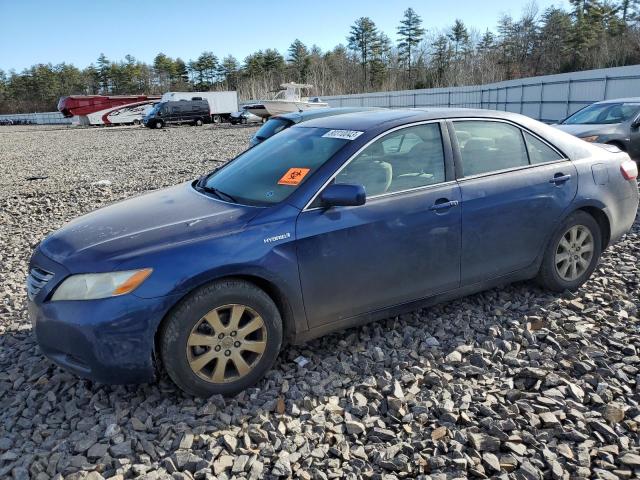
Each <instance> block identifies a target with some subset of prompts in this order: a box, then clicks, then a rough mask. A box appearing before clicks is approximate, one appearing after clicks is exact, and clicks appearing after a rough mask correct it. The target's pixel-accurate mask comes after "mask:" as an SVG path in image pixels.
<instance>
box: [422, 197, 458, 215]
mask: <svg viewBox="0 0 640 480" xmlns="http://www.w3.org/2000/svg"><path fill="white" fill-rule="evenodd" d="M459 204H460V202H458V200H447V199H446V198H440V199H438V200H436V203H434V204H433V205H431V206H430V207H429V210H433V211H435V212H438V211H441V210H446V209H447V208H451V207H457V206H458V205H459Z"/></svg>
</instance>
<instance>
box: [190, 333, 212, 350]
mask: <svg viewBox="0 0 640 480" xmlns="http://www.w3.org/2000/svg"><path fill="white" fill-rule="evenodd" d="M215 343H216V338H215V337H212V336H210V335H202V334H201V333H192V334H191V335H189V339H188V340H187V345H189V346H190V347H208V346H211V345H214V344H215Z"/></svg>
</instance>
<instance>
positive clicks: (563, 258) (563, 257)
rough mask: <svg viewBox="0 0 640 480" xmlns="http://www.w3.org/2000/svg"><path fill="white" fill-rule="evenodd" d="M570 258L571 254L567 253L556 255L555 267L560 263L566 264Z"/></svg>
mask: <svg viewBox="0 0 640 480" xmlns="http://www.w3.org/2000/svg"><path fill="white" fill-rule="evenodd" d="M570 258H571V254H570V253H569V252H562V253H559V254H558V255H556V265H559V264H560V263H562V262H566V261H567V260H569V259H570Z"/></svg>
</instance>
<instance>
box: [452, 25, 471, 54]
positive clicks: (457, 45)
mask: <svg viewBox="0 0 640 480" xmlns="http://www.w3.org/2000/svg"><path fill="white" fill-rule="evenodd" d="M447 36H448V37H449V39H450V40H451V41H452V42H453V53H454V55H455V57H456V59H457V58H458V54H459V53H461V52H463V51H466V50H467V49H468V48H469V31H468V30H467V27H466V26H465V24H464V22H463V21H462V20H460V19H456V21H455V23H454V24H453V27H451V31H450V32H449V33H448V34H447Z"/></svg>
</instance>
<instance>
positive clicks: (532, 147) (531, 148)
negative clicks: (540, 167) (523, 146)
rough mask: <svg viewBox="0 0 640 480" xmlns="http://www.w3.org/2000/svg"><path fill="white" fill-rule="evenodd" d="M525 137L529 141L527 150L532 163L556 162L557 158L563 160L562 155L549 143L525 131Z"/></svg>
mask: <svg viewBox="0 0 640 480" xmlns="http://www.w3.org/2000/svg"><path fill="white" fill-rule="evenodd" d="M524 138H525V141H526V142H527V151H528V152H529V161H530V162H531V164H532V165H535V164H537V163H547V162H555V161H556V160H562V158H563V157H562V155H560V154H559V153H558V152H556V151H555V150H554V149H553V148H551V147H550V146H549V145H547V144H546V143H544V142H543V141H541V140H538V139H537V138H536V137H534V136H533V135H531V134H530V133H527V132H524Z"/></svg>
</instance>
